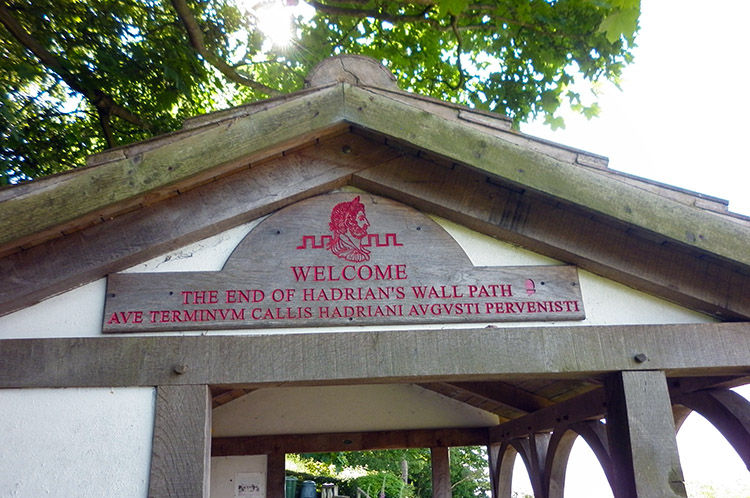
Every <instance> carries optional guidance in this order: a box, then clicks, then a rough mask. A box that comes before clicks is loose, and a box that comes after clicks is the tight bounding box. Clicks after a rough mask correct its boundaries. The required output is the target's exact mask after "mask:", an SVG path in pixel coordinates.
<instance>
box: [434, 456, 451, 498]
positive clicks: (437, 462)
mask: <svg viewBox="0 0 750 498" xmlns="http://www.w3.org/2000/svg"><path fill="white" fill-rule="evenodd" d="M430 456H431V460H432V498H451V496H452V491H451V465H450V454H449V453H448V448H447V447H446V446H438V447H434V448H430Z"/></svg>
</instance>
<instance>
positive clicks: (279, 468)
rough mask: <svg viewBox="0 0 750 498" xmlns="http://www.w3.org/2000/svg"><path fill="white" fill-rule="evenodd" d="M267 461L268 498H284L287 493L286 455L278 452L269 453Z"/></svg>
mask: <svg viewBox="0 0 750 498" xmlns="http://www.w3.org/2000/svg"><path fill="white" fill-rule="evenodd" d="M267 457H268V458H267V460H266V497H267V498H284V493H285V492H286V482H285V476H286V473H285V467H284V466H285V455H284V453H280V452H276V453H269V454H268V455H267Z"/></svg>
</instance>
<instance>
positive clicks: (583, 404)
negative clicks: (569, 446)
mask: <svg viewBox="0 0 750 498" xmlns="http://www.w3.org/2000/svg"><path fill="white" fill-rule="evenodd" d="M605 412H606V401H605V395H604V390H603V389H597V390H594V391H590V392H588V393H586V394H582V395H580V396H578V397H575V398H571V399H569V400H567V401H563V402H561V403H557V404H555V405H552V406H550V407H547V408H543V409H541V410H539V411H536V412H533V413H529V414H528V415H526V416H524V417H521V418H517V419H514V420H511V421H510V422H506V423H504V424H500V425H498V426H495V427H493V428H491V429H490V442H491V443H499V442H503V441H509V440H511V439H514V438H523V437H526V436H528V435H529V434H532V433H537V432H547V431H551V430H554V429H555V427H560V426H567V425H570V424H573V423H576V422H582V421H585V420H592V419H598V418H603V417H604V414H605Z"/></svg>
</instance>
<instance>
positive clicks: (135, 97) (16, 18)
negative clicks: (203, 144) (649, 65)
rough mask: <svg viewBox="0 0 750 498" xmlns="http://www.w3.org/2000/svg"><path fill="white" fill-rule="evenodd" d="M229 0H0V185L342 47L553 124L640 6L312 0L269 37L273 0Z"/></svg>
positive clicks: (630, 2)
mask: <svg viewBox="0 0 750 498" xmlns="http://www.w3.org/2000/svg"><path fill="white" fill-rule="evenodd" d="M241 1H242V2H247V0H66V1H65V2H60V1H59V0H0V60H2V62H1V63H0V81H2V82H3V87H2V92H0V140H2V145H1V146H0V183H7V182H15V181H19V180H23V179H28V178H34V177H38V176H41V175H45V174H50V173H55V172H58V171H62V170H65V169H69V168H72V167H77V166H80V165H82V164H83V163H84V158H85V156H86V155H88V154H91V153H95V152H98V151H100V150H102V149H105V148H108V147H114V146H118V145H122V144H127V143H131V142H133V141H137V140H142V139H145V138H147V137H149V136H153V135H155V134H160V133H164V132H168V131H171V130H174V129H177V128H179V127H180V125H181V122H182V121H183V120H184V119H185V118H186V117H188V116H192V115H195V114H200V113H204V112H208V111H211V110H214V109H217V108H222V107H227V106H231V105H236V104H238V103H242V102H247V101H251V100H256V99H259V98H265V97H267V96H272V95H276V94H279V93H284V92H290V91H294V90H296V89H299V88H301V86H302V84H303V80H304V75H305V74H306V73H307V71H309V69H311V67H312V66H314V65H315V64H317V63H318V62H320V61H321V60H322V59H324V58H325V57H328V56H330V55H334V54H339V53H354V54H364V55H369V56H372V57H374V58H376V59H378V60H382V61H383V62H384V63H385V64H386V65H387V66H388V67H389V68H390V69H391V70H392V71H393V72H394V73H395V74H396V76H397V77H398V80H399V85H400V86H401V87H402V88H404V89H407V90H411V91H414V92H418V93H422V94H426V95H431V96H434V97H437V98H441V99H445V100H450V101H455V102H460V103H464V104H467V105H471V106H475V107H477V108H482V109H486V110H491V111H496V112H500V113H504V114H506V115H508V116H510V117H512V118H513V119H514V120H515V121H516V122H521V121H524V120H526V119H528V118H530V117H535V116H539V115H543V116H546V118H547V120H548V121H550V122H551V123H553V124H555V123H558V118H557V117H556V115H555V111H556V110H557V109H558V107H559V105H560V104H561V102H563V101H564V100H568V101H569V102H570V103H571V104H572V105H573V106H574V108H577V109H578V110H580V111H581V112H584V113H587V114H595V112H596V107H595V105H594V104H592V103H588V104H586V103H585V102H586V101H585V99H583V98H582V97H581V95H579V94H578V93H576V92H574V91H573V90H572V89H571V85H572V84H573V83H574V82H575V81H576V80H584V81H589V82H595V81H598V80H601V79H608V80H610V81H615V82H617V79H618V78H619V76H620V74H621V71H622V69H623V67H624V66H625V65H626V64H627V63H629V62H630V61H631V54H630V51H631V49H632V47H633V42H634V34H635V32H636V30H637V19H638V14H639V3H638V0H310V5H311V6H312V7H314V9H315V11H314V15H313V16H312V17H309V18H304V19H303V18H301V17H298V18H297V20H296V30H297V37H296V40H295V41H293V42H292V43H291V44H290V45H289V46H286V47H273V46H270V45H269V43H268V42H267V40H265V39H264V37H263V35H262V33H261V30H260V28H261V27H262V26H263V23H264V18H263V17H262V15H261V14H260V13H259V12H260V10H258V9H259V7H260V6H262V4H263V3H264V2H265V3H269V2H270V0H256V1H257V2H258V3H257V4H255V5H254V6H252V5H251V8H250V9H249V10H246V9H245V8H243V7H242V5H247V3H242V4H238V2H241ZM252 1H253V0H250V2H252ZM273 1H274V2H279V1H281V0H273ZM286 1H287V2H288V1H289V0H286ZM265 22H268V21H265Z"/></svg>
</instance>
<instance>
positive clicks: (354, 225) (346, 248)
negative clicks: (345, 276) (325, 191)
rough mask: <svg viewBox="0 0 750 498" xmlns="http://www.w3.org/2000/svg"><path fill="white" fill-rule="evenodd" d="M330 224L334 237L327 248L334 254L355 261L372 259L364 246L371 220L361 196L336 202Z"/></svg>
mask: <svg viewBox="0 0 750 498" xmlns="http://www.w3.org/2000/svg"><path fill="white" fill-rule="evenodd" d="M328 226H329V227H330V229H331V232H333V238H332V239H331V241H330V242H329V243H328V247H327V248H328V249H329V250H330V251H331V252H332V253H333V254H335V255H336V256H338V257H339V258H342V259H345V260H347V261H351V262H353V263H361V262H363V261H369V260H370V251H368V250H367V249H365V248H364V247H363V246H362V239H363V238H364V237H366V236H367V229H368V228H369V227H370V222H369V221H368V220H367V215H365V205H364V204H362V203H361V202H360V201H359V196H357V197H355V198H354V199H352V200H351V201H349V202H340V203H339V204H336V205H335V206H334V207H333V209H332V210H331V222H330V223H329V225H328Z"/></svg>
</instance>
